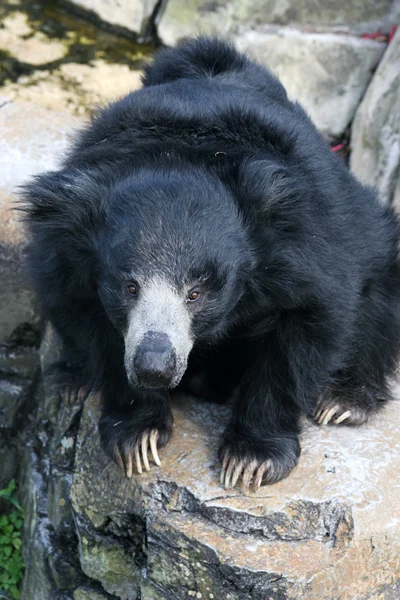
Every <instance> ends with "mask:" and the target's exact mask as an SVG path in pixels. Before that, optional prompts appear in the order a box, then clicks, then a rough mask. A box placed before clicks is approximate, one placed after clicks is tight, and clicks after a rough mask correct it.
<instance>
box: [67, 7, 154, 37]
mask: <svg viewBox="0 0 400 600" xmlns="http://www.w3.org/2000/svg"><path fill="white" fill-rule="evenodd" d="M71 2H72V3H73V4H75V5H76V6H78V7H79V8H83V9H84V10H85V11H90V12H92V13H94V14H95V15H96V17H98V18H100V19H101V20H102V21H105V22H106V23H109V24H110V25H116V26H118V27H124V28H126V29H129V30H130V31H133V32H134V33H136V34H137V35H140V34H143V33H144V32H145V30H146V28H147V27H148V25H149V22H150V17H151V16H152V14H153V11H154V9H155V8H156V6H157V4H158V0H71Z"/></svg>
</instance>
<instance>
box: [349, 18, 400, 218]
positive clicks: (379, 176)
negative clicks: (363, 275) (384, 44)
mask: <svg viewBox="0 0 400 600" xmlns="http://www.w3.org/2000/svg"><path fill="white" fill-rule="evenodd" d="M351 149H352V153H351V160H350V165H351V169H352V171H353V173H354V174H355V175H356V176H357V177H358V178H359V179H360V180H361V181H363V182H364V183H366V184H369V185H373V186H376V187H377V189H378V192H379V195H380V198H381V200H382V202H383V203H385V204H390V203H392V204H393V205H394V206H395V207H396V209H397V210H399V211H400V29H399V30H398V31H397V33H396V35H395V36H394V38H393V40H392V42H391V44H390V45H389V47H388V49H387V51H386V53H385V56H384V57H383V60H382V62H381V63H380V65H379V67H378V69H377V71H376V73H375V76H374V78H373V80H372V82H371V84H370V86H369V88H368V90H367V92H366V94H365V97H364V99H363V101H362V103H361V104H360V107H359V108H358V110H357V114H356V117H355V119H354V123H353V126H352V132H351Z"/></svg>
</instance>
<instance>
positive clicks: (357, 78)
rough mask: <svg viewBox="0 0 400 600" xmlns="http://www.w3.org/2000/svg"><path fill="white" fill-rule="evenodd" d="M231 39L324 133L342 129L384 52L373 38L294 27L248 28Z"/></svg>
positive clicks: (341, 130) (351, 115) (331, 135)
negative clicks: (273, 76)
mask: <svg viewBox="0 0 400 600" xmlns="http://www.w3.org/2000/svg"><path fill="white" fill-rule="evenodd" d="M235 43H236V46H237V47H238V49H239V50H241V51H243V52H246V53H247V54H248V55H249V56H250V57H252V58H254V59H256V60H257V61H258V62H260V63H261V64H264V65H266V66H267V67H269V68H270V69H271V70H272V71H273V72H274V73H275V74H276V75H277V76H278V77H279V79H280V80H281V82H282V83H283V85H284V86H285V88H286V90H287V92H288V94H289V96H290V98H291V99H293V100H298V101H299V102H300V104H302V106H303V107H304V108H305V109H306V111H307V112H308V114H309V115H310V117H311V118H312V120H313V121H314V123H315V125H316V126H317V128H318V129H319V130H320V131H321V133H323V134H324V135H326V136H327V137H337V136H340V135H341V134H343V132H344V131H345V129H346V127H347V126H348V125H349V123H350V122H351V120H352V118H353V116H354V113H355V111H356V109H357V106H358V103H359V102H360V99H361V97H362V95H363V93H364V91H365V89H366V87H367V85H368V82H369V80H370V78H371V74H372V71H373V69H374V68H375V67H376V65H377V64H378V62H379V60H380V58H381V57H382V55H383V53H384V51H385V45H384V44H381V43H379V42H375V41H372V40H364V39H360V38H355V37H351V36H345V35H335V34H329V33H326V34H315V33H300V32H299V31H296V30H294V29H280V30H278V31H274V30H271V29H265V30H264V31H248V32H247V33H243V34H242V35H238V36H236V37H235Z"/></svg>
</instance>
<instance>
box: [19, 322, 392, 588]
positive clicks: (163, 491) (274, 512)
mask: <svg viewBox="0 0 400 600" xmlns="http://www.w3.org/2000/svg"><path fill="white" fill-rule="evenodd" d="M55 343H56V342H55V339H54V334H53V333H52V332H51V330H49V331H48V333H47V335H46V337H45V340H44V344H43V347H42V364H47V362H48V361H49V360H50V358H51V356H52V352H53V351H54V352H55V353H56V354H57V352H58V350H57V346H55V345H54V344H55ZM399 393H400V391H399V390H397V395H398V394H399ZM38 402H39V404H38V408H37V413H36V420H35V423H33V424H32V428H31V430H30V432H28V434H29V439H30V440H31V442H30V444H29V446H28V447H27V448H26V449H25V451H24V460H23V464H24V478H23V480H24V482H25V483H24V486H23V487H24V490H25V493H24V498H25V506H26V511H27V515H28V516H27V523H26V557H25V561H26V564H27V565H28V569H27V574H26V579H25V584H24V593H25V595H24V596H23V597H24V599H25V600H37V598H53V597H54V598H55V597H60V598H61V597H62V598H64V597H65V598H70V597H73V598H74V600H100V599H102V598H120V599H129V600H136V599H137V598H139V597H141V599H142V600H159V599H160V600H169V599H172V598H175V599H182V600H183V599H185V600H186V599H187V598H203V599H212V598H215V599H216V600H217V599H218V600H219V599H225V598H230V599H231V600H266V599H267V598H274V599H276V600H286V599H288V600H290V599H293V600H295V599H296V600H297V599H298V598H307V600H323V599H326V600H332V599H335V600H339V599H340V600H367V599H371V598H378V597H379V598H382V599H385V600H390V599H391V600H395V599H396V598H398V593H399V591H400V587H396V585H397V586H399V584H398V580H399V579H400V548H399V545H398V539H399V535H400V507H399V503H398V502H397V492H396V486H395V485H394V482H395V481H396V480H397V475H398V471H399V468H400V456H399V453H398V447H399V444H400V432H399V428H398V426H397V423H398V419H399V417H400V403H399V402H393V403H391V404H390V405H388V406H387V407H386V408H385V409H384V410H383V411H382V412H381V413H380V414H379V415H378V416H377V417H376V418H375V419H374V420H373V421H371V423H370V424H368V425H365V426H363V427H360V428H346V427H342V428H340V427H325V428H318V427H316V426H315V425H312V424H305V430H304V434H303V453H302V456H301V459H300V463H299V465H298V467H297V468H296V469H295V470H294V471H293V472H292V473H291V475H290V476H289V477H288V478H287V479H286V480H284V481H281V482H279V483H278V484H275V485H273V486H269V487H264V488H262V489H261V490H260V491H259V492H257V493H256V494H251V495H248V496H245V495H244V494H243V493H242V492H241V490H240V489H235V490H225V489H221V487H220V485H219V482H218V477H219V468H220V466H219V464H218V461H217V458H216V456H217V448H218V442H219V437H220V434H221V431H222V430H223V427H224V424H225V423H226V421H227V418H228V413H229V410H228V409H227V408H226V407H221V406H217V405H213V404H209V403H202V402H199V401H195V400H193V399H190V398H188V397H184V396H176V397H175V398H174V399H173V412H174V417H175V426H174V434H173V437H172V439H171V442H170V443H169V444H168V446H167V447H166V448H165V449H163V450H162V456H161V460H162V467H161V468H157V467H155V466H154V465H153V466H152V469H151V471H150V472H149V473H145V474H144V475H142V476H134V477H133V478H132V480H127V479H123V478H122V476H121V475H120V472H119V470H118V468H117V467H116V466H115V465H114V464H113V463H112V462H111V461H110V460H109V459H108V458H107V457H106V456H105V454H104V452H103V450H102V449H101V447H100V440H99V433H98V420H99V415H100V399H99V398H98V396H97V395H95V394H91V395H90V396H89V397H88V398H87V400H86V402H85V404H84V407H83V411H81V409H80V407H79V406H72V407H68V406H63V405H62V404H60V399H59V398H57V397H56V396H52V395H51V394H50V393H49V392H48V391H46V389H45V388H44V389H43V393H42V395H39V396H38ZM65 440H70V441H68V443H66V442H65ZM39 441H40V443H39ZM31 553H34V556H32V554H31ZM32 565H33V566H32ZM49 565H50V566H49ZM32 586H33V589H35V592H34V593H32V592H31V591H30V590H31V588H32ZM35 594H36V595H35Z"/></svg>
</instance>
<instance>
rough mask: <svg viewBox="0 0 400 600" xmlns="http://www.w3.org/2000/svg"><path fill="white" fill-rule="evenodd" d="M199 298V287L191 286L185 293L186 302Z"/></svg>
mask: <svg viewBox="0 0 400 600" xmlns="http://www.w3.org/2000/svg"><path fill="white" fill-rule="evenodd" d="M199 298H200V290H199V288H193V289H192V290H190V292H189V293H188V295H187V298H186V302H196V301H197V300H198V299H199Z"/></svg>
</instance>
